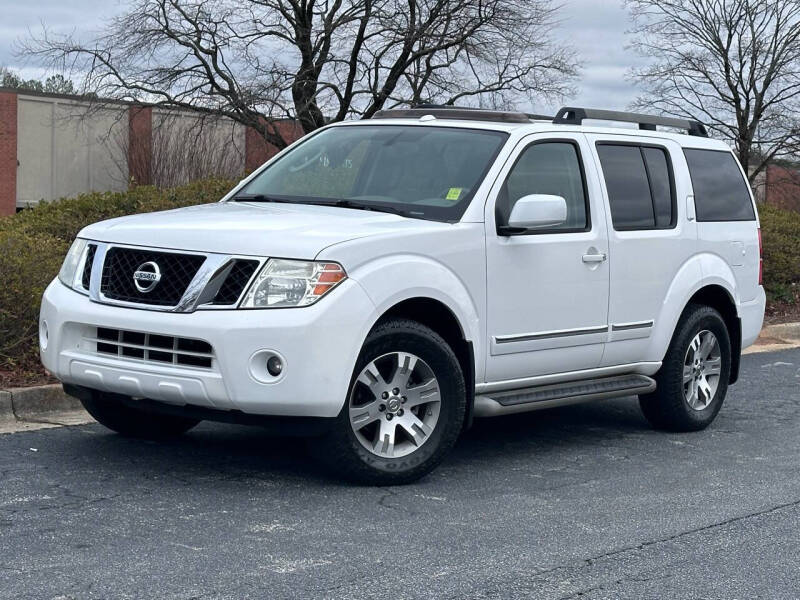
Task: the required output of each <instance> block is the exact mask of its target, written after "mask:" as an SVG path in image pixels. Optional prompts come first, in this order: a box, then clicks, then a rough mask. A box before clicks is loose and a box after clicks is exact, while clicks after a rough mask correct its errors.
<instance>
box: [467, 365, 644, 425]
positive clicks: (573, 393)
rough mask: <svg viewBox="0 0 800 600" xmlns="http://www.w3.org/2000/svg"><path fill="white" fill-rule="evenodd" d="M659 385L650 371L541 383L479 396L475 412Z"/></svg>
mask: <svg viewBox="0 0 800 600" xmlns="http://www.w3.org/2000/svg"><path fill="white" fill-rule="evenodd" d="M655 389H656V382H655V380H653V379H652V378H650V377H647V376H646V375H617V376H614V377H599V378H597V379H584V380H582V381H568V382H566V383H556V384H551V385H539V386H536V387H530V388H525V389H520V390H510V391H508V392H495V393H493V394H484V395H480V396H476V397H475V412H474V414H475V416H476V417H496V416H500V415H510V414H514V413H520V412H527V411H530V410H540V409H543V408H551V407H554V406H564V405H566V404H576V403H579V402H586V401H588V400H600V399H602V398H617V397H620V396H633V395H636V394H647V393H649V392H652V391H653V390H655Z"/></svg>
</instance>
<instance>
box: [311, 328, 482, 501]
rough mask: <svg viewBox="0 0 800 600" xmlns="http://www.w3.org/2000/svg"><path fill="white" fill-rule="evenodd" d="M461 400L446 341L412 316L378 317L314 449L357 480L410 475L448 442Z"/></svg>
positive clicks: (386, 480) (432, 461) (457, 428)
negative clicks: (341, 398) (333, 417)
mask: <svg viewBox="0 0 800 600" xmlns="http://www.w3.org/2000/svg"><path fill="white" fill-rule="evenodd" d="M465 407H466V390H465V385H464V375H463V373H462V371H461V366H460V364H459V362H458V359H457V358H456V355H455V353H454V352H453V350H452V349H451V348H450V346H449V345H448V344H447V342H445V341H444V339H442V337H441V336H440V335H438V334H437V333H436V332H434V331H433V330H431V329H429V328H428V327H425V326H424V325H421V324H420V323H417V322H415V321H410V320H405V319H394V320H391V321H386V322H384V323H382V324H380V325H378V326H377V327H376V328H375V329H373V330H372V332H370V334H369V336H367V339H366V341H365V342H364V346H363V348H362V350H361V353H360V354H359V357H358V359H357V361H356V365H355V369H354V371H353V376H352V378H351V383H350V390H349V393H348V397H347V400H346V402H345V403H344V406H343V407H342V410H341V412H340V413H339V416H338V417H337V419H336V423H335V425H334V427H333V428H332V430H331V431H330V432H329V433H328V435H327V436H326V437H325V438H324V439H323V440H322V441H323V445H322V449H323V453H322V454H320V455H319V456H320V458H321V459H322V460H323V461H324V462H325V463H326V464H327V465H328V466H329V467H330V468H331V469H332V470H333V471H334V472H336V473H337V474H338V475H341V476H344V477H345V478H347V479H349V480H351V481H355V482H357V483H364V484H370V485H397V484H403V483H409V482H412V481H415V480H417V479H419V478H421V477H423V476H424V475H426V474H427V473H429V472H430V471H431V470H433V469H434V468H435V467H436V466H437V465H438V464H439V463H440V462H441V461H442V459H443V458H444V457H445V455H446V454H447V453H448V452H449V451H450V449H451V448H452V447H453V445H454V444H455V442H456V440H457V438H458V435H459V433H460V432H461V427H462V424H463V422H464V414H465Z"/></svg>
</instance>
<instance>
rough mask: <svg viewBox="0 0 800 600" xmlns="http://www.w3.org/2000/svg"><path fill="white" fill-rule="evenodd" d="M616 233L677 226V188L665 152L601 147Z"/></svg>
mask: <svg viewBox="0 0 800 600" xmlns="http://www.w3.org/2000/svg"><path fill="white" fill-rule="evenodd" d="M597 154H598V155H599V157H600V164H601V165H602V167H603V177H604V179H605V182H606V189H607V190H608V201H609V205H610V208H611V221H612V223H613V224H614V229H617V230H630V229H668V228H670V227H672V226H673V225H674V224H675V186H674V184H673V178H672V167H671V165H670V162H669V157H668V155H667V153H666V151H665V150H664V149H663V148H658V147H653V146H637V145H632V144H624V145H623V144H606V143H602V144H598V146H597Z"/></svg>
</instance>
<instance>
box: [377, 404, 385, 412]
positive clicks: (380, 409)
mask: <svg viewBox="0 0 800 600" xmlns="http://www.w3.org/2000/svg"><path fill="white" fill-rule="evenodd" d="M378 410H379V411H381V412H383V411H385V410H386V405H385V404H381V405H380V406H379V407H378Z"/></svg>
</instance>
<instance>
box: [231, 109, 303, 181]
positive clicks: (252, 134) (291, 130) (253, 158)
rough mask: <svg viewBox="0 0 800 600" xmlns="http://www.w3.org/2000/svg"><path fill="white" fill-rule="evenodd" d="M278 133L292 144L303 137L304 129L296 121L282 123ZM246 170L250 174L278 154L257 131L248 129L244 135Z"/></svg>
mask: <svg viewBox="0 0 800 600" xmlns="http://www.w3.org/2000/svg"><path fill="white" fill-rule="evenodd" d="M276 127H277V129H278V131H279V132H280V133H281V135H282V136H283V139H285V140H286V141H287V142H289V143H292V142H294V141H296V140H299V139H300V138H301V137H303V128H302V127H301V126H300V124H299V123H297V122H295V121H280V122H278V123H276ZM244 148H245V152H244V168H245V171H247V172H248V173H250V172H251V171H254V170H255V169H257V168H258V167H260V166H261V165H262V164H264V162H265V161H266V160H267V159H269V158H272V157H273V156H275V155H276V154H277V153H278V149H277V148H276V147H275V146H273V145H272V144H269V143H267V141H266V140H265V139H264V138H263V136H262V135H261V134H260V133H258V132H257V131H256V130H255V129H253V128H251V127H248V128H247V129H246V130H245V134H244Z"/></svg>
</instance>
